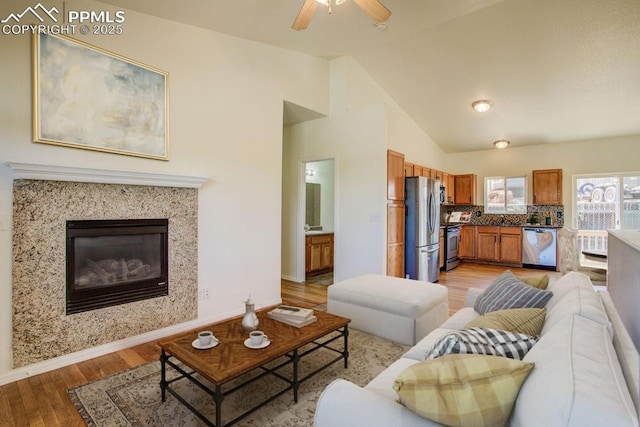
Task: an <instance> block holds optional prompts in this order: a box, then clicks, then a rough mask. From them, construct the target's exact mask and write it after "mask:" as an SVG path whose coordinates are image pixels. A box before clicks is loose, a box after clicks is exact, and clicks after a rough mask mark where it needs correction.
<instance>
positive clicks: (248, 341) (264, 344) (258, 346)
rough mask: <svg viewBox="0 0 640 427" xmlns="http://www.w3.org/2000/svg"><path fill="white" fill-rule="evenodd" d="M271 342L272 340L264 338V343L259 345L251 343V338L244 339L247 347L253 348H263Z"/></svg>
mask: <svg viewBox="0 0 640 427" xmlns="http://www.w3.org/2000/svg"><path fill="white" fill-rule="evenodd" d="M269 344H271V340H264V341H262V344H258V345H251V338H247V339H246V340H244V345H245V347H247V348H251V349H253V350H258V349H261V348H265V347H266V346H268V345H269Z"/></svg>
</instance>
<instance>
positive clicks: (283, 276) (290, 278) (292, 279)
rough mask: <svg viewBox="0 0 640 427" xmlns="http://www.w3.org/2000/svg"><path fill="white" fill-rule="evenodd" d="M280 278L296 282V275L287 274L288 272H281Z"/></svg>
mask: <svg viewBox="0 0 640 427" xmlns="http://www.w3.org/2000/svg"><path fill="white" fill-rule="evenodd" d="M280 278H281V279H284V280H288V281H290V282H296V283H299V282H298V278H297V277H296V276H289V275H288V274H283V275H281V276H280Z"/></svg>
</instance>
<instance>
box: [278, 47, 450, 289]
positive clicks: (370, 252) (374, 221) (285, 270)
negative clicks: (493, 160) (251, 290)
mask: <svg viewBox="0 0 640 427" xmlns="http://www.w3.org/2000/svg"><path fill="white" fill-rule="evenodd" d="M330 81H331V84H330V93H331V96H330V105H331V108H330V114H329V117H326V118H322V119H317V120H313V121H309V122H305V123H300V124H296V125H294V126H290V127H287V128H286V129H285V134H284V153H283V159H284V161H283V207H282V211H283V222H282V275H283V277H285V278H288V279H294V280H296V279H297V280H303V278H304V235H303V233H302V226H303V225H304V223H301V221H300V218H301V210H302V209H303V206H302V204H301V202H300V198H301V197H302V196H303V195H304V193H303V192H302V190H301V188H300V182H301V179H303V178H300V177H301V175H300V174H301V173H303V172H304V171H302V170H301V162H304V161H309V160H318V159H325V158H333V159H336V163H335V168H336V204H335V216H334V224H335V226H334V230H335V257H334V258H335V261H334V264H335V268H334V272H335V279H336V280H343V279H347V278H351V277H354V276H356V275H359V274H364V273H379V274H384V273H385V272H386V247H385V242H386V172H387V169H386V150H387V148H390V149H393V150H397V151H400V152H403V153H405V154H406V155H407V159H411V160H413V161H416V162H421V163H422V164H425V165H431V166H433V167H442V166H443V165H444V159H445V156H444V152H443V151H442V150H441V149H440V147H438V146H437V145H436V144H435V143H434V142H433V141H432V140H431V138H430V137H429V136H428V135H427V134H426V133H425V132H424V131H423V130H422V129H420V128H419V127H418V126H417V125H416V124H415V122H414V121H413V120H411V118H410V117H409V116H408V115H407V114H406V113H405V112H404V111H403V110H402V109H401V108H400V106H398V104H397V103H396V102H395V101H394V100H393V99H391V98H390V97H389V96H388V95H387V94H386V93H385V92H384V91H383V90H382V89H381V88H380V87H379V86H378V85H377V84H376V83H375V82H374V81H373V80H372V79H371V77H370V76H369V75H368V74H367V73H366V71H365V70H363V69H362V67H360V66H359V65H358V63H357V62H355V61H354V60H353V59H352V58H349V57H342V58H337V59H334V60H332V61H331V76H330Z"/></svg>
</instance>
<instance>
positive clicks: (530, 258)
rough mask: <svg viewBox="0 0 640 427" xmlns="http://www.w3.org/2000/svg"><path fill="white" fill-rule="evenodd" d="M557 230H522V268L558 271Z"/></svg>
mask: <svg viewBox="0 0 640 427" xmlns="http://www.w3.org/2000/svg"><path fill="white" fill-rule="evenodd" d="M556 242H557V240H556V229H555V228H529V227H524V228H523V229H522V266H523V267H525V268H539V269H543V270H555V269H556V247H557V243H556Z"/></svg>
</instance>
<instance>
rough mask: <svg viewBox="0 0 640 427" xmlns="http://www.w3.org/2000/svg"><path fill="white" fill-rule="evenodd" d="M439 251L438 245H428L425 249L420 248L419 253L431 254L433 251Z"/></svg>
mask: <svg viewBox="0 0 640 427" xmlns="http://www.w3.org/2000/svg"><path fill="white" fill-rule="evenodd" d="M439 251H440V248H439V247H436V248H431V247H429V248H425V249H420V253H421V254H432V253H434V252H439Z"/></svg>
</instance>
